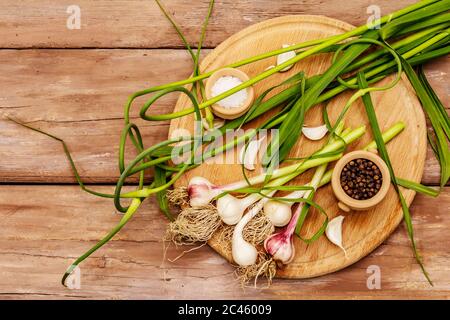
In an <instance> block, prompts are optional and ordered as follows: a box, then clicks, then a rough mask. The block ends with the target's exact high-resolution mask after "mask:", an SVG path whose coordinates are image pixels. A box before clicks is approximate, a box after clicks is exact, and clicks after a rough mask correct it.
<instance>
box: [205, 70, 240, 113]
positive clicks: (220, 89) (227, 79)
mask: <svg viewBox="0 0 450 320" xmlns="http://www.w3.org/2000/svg"><path fill="white" fill-rule="evenodd" d="M241 83H242V80H241V79H239V78H237V77H233V76H224V77H220V78H219V79H217V81H216V82H215V83H214V85H213V86H212V88H211V95H212V96H213V97H216V96H218V95H219V94H221V93H224V92H226V91H228V90H230V89H232V88H234V87H236V86H238V85H240V84H241ZM245 100H247V89H242V90H240V91H238V92H236V93H234V94H232V95H231V96H228V97H226V98H224V99H222V100H220V101H219V102H217V104H218V105H219V106H221V107H224V108H238V107H241V106H242V105H243V104H244V102H245Z"/></svg>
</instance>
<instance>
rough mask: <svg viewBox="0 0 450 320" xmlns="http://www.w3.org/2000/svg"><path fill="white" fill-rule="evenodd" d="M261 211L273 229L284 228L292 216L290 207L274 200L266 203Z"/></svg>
mask: <svg viewBox="0 0 450 320" xmlns="http://www.w3.org/2000/svg"><path fill="white" fill-rule="evenodd" d="M263 211H264V214H265V215H266V216H267V217H268V218H269V219H270V221H271V222H272V224H273V225H274V226H275V227H284V226H285V225H287V224H288V223H289V221H290V220H291V216H292V211H291V205H290V204H288V203H284V202H280V201H276V200H271V201H268V202H267V203H266V204H265V205H264V209H263Z"/></svg>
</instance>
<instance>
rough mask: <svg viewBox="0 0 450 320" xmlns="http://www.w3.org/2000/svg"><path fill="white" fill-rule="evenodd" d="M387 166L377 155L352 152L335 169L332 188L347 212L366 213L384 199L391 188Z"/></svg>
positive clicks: (366, 152) (365, 152) (342, 207)
mask: <svg viewBox="0 0 450 320" xmlns="http://www.w3.org/2000/svg"><path fill="white" fill-rule="evenodd" d="M390 180H391V177H390V174H389V169H388V167H387V166H386V163H385V162H384V161H383V159H381V158H380V157H379V156H378V155H377V154H376V153H373V152H369V151H361V150H359V151H353V152H350V153H347V154H346V155H345V156H343V157H342V158H341V159H340V160H339V161H338V162H337V163H336V166H335V167H334V170H333V176H332V178H331V185H332V187H333V191H334V194H335V195H336V197H337V198H338V200H339V201H340V203H339V207H340V208H341V209H343V210H344V211H349V209H353V210H367V209H369V208H372V207H374V206H375V205H377V204H378V203H380V202H381V200H383V198H384V197H385V196H386V194H387V192H388V190H389V186H390Z"/></svg>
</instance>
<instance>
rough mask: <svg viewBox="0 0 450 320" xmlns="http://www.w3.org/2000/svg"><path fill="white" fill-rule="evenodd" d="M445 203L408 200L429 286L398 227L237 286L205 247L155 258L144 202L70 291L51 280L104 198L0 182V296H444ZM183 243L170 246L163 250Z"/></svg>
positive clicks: (109, 219)
mask: <svg viewBox="0 0 450 320" xmlns="http://www.w3.org/2000/svg"><path fill="white" fill-rule="evenodd" d="M98 189H99V190H102V191H107V190H111V187H98ZM449 204H450V188H448V187H447V188H445V189H444V191H443V193H442V194H441V195H440V197H439V198H437V199H430V198H426V197H424V196H421V195H418V196H417V197H416V199H415V201H414V204H413V206H412V214H413V223H414V226H415V234H416V239H417V243H418V246H419V248H420V250H421V253H422V255H423V257H424V259H425V264H426V266H427V269H428V270H429V272H430V274H431V277H432V279H433V280H434V283H435V286H434V287H432V288H431V287H430V286H429V285H428V284H427V283H426V281H425V279H424V277H423V275H422V274H421V271H420V269H419V267H418V266H417V264H416V263H415V261H414V258H413V256H412V252H411V248H410V243H409V240H408V238H407V234H406V230H405V228H404V226H403V225H402V226H401V227H399V228H398V230H396V232H395V233H394V234H393V235H392V236H391V237H390V238H389V239H388V240H387V241H386V242H385V243H383V245H381V246H380V247H379V248H378V249H377V250H375V251H374V252H373V253H372V254H370V255H369V256H368V257H366V258H364V259H363V260H361V261H359V262H358V263H356V264H354V265H352V266H350V267H349V268H347V269H344V270H342V271H339V272H336V273H333V274H330V275H327V276H324V277H319V278H315V279H309V280H303V281H302V280H277V279H276V280H274V283H273V285H272V287H271V288H270V289H265V290H259V289H258V290H255V289H252V288H249V289H246V290H245V291H244V290H241V289H240V288H239V285H238V284H237V283H236V282H235V281H233V279H234V276H233V268H232V267H231V266H230V265H229V264H228V263H227V262H226V261H225V260H224V259H223V258H221V257H220V256H219V255H217V254H216V253H214V252H213V251H212V250H211V249H210V248H209V247H202V248H200V249H198V250H196V251H193V252H191V253H189V254H186V255H185V256H184V257H182V258H180V259H179V260H178V261H176V262H173V263H172V262H170V261H167V260H164V259H163V243H162V238H163V236H164V231H165V224H166V223H167V222H166V220H165V218H164V217H163V215H162V214H161V213H159V212H158V210H157V209H156V207H157V206H156V204H155V203H154V200H153V199H151V200H149V201H146V202H145V203H144V204H143V206H142V208H141V209H140V210H139V211H138V213H137V214H136V216H135V217H134V218H133V220H132V221H131V222H130V223H129V224H128V225H127V226H126V227H125V228H124V229H123V230H122V231H121V232H120V233H119V235H118V236H116V237H115V238H114V240H113V241H112V242H110V243H109V244H108V245H107V246H105V247H104V248H102V249H101V250H100V251H98V252H97V253H95V254H94V256H93V257H92V258H90V259H88V260H87V261H86V262H85V263H84V264H82V265H81V275H82V280H81V289H80V290H69V289H66V288H64V287H62V286H61V285H60V282H59V281H60V277H61V275H62V273H63V272H64V270H65V268H66V267H67V266H68V265H69V264H70V263H71V262H72V261H73V259H74V258H76V257H77V256H78V255H80V254H81V253H83V252H84V251H85V250H87V249H88V248H89V247H90V246H91V245H93V244H94V243H95V242H96V241H97V240H98V239H99V238H100V237H101V236H103V235H104V234H105V233H106V232H107V231H108V230H109V229H110V228H111V227H113V226H114V224H115V223H117V222H118V220H119V218H120V217H119V216H118V215H116V214H114V209H113V205H112V203H111V201H110V200H107V199H99V198H96V197H93V196H91V195H88V194H86V193H83V192H81V191H80V190H79V189H78V188H77V187H75V186H59V187H58V186H0V221H2V232H1V233H0V298H2V299H17V298H20V299H30V298H36V299H44V298H46V299H59V298H74V299H75V298H78V299H80V298H81V299H82V298H86V299H87V298H90V299H92V298H98V299H107V298H108V299H110V298H147V299H149V298H171V299H173V298H190V299H196V298H207V299H218V298H222V299H227V298H241V299H251V298H253V299H281V298H285V299H299V298H303V299H331V298H349V297H351V298H362V299H374V298H380V299H387V298H397V299H399V298H400V299H402V298H404V299H408V298H416V299H417V298H425V299H427V298H428V299H430V298H444V299H448V298H450V255H449V252H448V248H447V247H448V245H447V244H448V242H449V240H450V238H448V237H449V233H448V232H447V230H448V229H449V228H450V217H449V215H448V212H449V210H450V205H449ZM183 249H184V248H182V249H175V248H174V247H173V246H171V247H170V248H169V250H168V251H167V257H168V258H174V257H176V256H177V255H178V254H180V253H181V251H182V250H183ZM370 265H377V266H379V267H380V270H381V290H369V289H368V288H367V286H366V281H367V277H368V274H367V267H368V266H370ZM260 285H264V283H260Z"/></svg>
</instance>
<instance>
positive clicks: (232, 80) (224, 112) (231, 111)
mask: <svg viewBox="0 0 450 320" xmlns="http://www.w3.org/2000/svg"><path fill="white" fill-rule="evenodd" d="M249 79H250V78H249V77H248V75H247V74H246V73H244V72H242V71H240V70H238V69H233V68H224V69H220V70H217V71H216V72H214V73H213V74H212V75H211V76H210V77H209V79H208V81H207V82H206V86H205V91H206V97H207V99H208V100H209V99H211V98H214V97H216V96H218V95H220V94H222V93H224V92H226V91H228V90H230V89H232V88H234V87H236V86H238V85H240V84H241V83H243V82H245V81H248V80H249ZM254 97H255V92H254V90H253V87H252V86H250V87H247V88H245V89H242V90H240V91H238V92H236V93H234V94H232V95H230V96H228V97H226V98H224V99H222V100H220V101H218V102H216V103H215V104H213V105H212V106H211V109H212V111H213V112H214V114H215V115H217V116H218V117H220V118H222V119H235V118H238V117H240V116H242V115H243V114H244V113H246V112H247V110H248V109H249V108H250V106H251V105H252V103H253V99H254Z"/></svg>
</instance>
